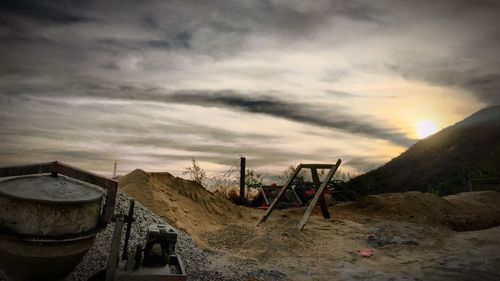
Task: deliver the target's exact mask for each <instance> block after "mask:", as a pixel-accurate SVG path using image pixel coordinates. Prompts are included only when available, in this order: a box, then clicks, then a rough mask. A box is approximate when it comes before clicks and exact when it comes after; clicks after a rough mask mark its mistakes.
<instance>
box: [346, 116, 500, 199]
mask: <svg viewBox="0 0 500 281" xmlns="http://www.w3.org/2000/svg"><path fill="white" fill-rule="evenodd" d="M480 178H483V179H484V178H500V106H492V107H488V108H485V109H483V110H480V111H478V112H476V113H474V114H473V115H471V116H469V117H467V118H465V119H464V120H462V121H460V122H458V123H456V124H455V125H452V126H450V127H448V128H445V129H443V130H441V131H440V132H438V133H436V134H434V135H432V136H430V137H427V138H425V139H422V140H420V141H418V142H416V143H415V144H414V145H413V146H411V147H410V148H409V149H408V150H406V151H405V152H403V153H402V154H401V155H399V156H398V157H396V158H394V159H392V160H391V161H389V162H388V163H386V164H385V165H383V166H382V167H380V168H377V169H375V170H373V171H370V172H368V173H366V174H363V175H360V176H358V177H356V178H354V179H352V180H351V181H349V182H348V183H347V185H348V187H349V188H351V189H353V190H355V191H357V192H360V193H362V194H376V193H383V192H402V191H410V190H416V191H423V192H434V193H437V194H439V195H449V194H456V193H458V192H463V191H468V190H469V187H468V182H469V179H480Z"/></svg>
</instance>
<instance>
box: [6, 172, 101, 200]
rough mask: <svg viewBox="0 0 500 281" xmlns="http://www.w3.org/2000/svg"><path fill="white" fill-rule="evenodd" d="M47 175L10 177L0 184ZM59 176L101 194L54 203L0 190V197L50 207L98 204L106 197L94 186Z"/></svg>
mask: <svg viewBox="0 0 500 281" xmlns="http://www.w3.org/2000/svg"><path fill="white" fill-rule="evenodd" d="M49 175H50V174H39V175H25V176H17V177H11V178H8V179H5V180H1V181H0V183H2V182H9V181H14V180H18V179H24V178H35V177H46V176H49ZM61 176H62V177H64V178H65V179H66V180H68V181H72V182H75V183H78V184H81V185H83V186H85V187H88V188H91V189H93V190H96V191H99V192H101V193H102V194H101V195H100V196H99V197H95V198H90V199H79V200H68V201H55V200H48V199H38V198H26V197H22V196H18V195H15V194H11V193H7V192H5V191H3V190H1V189H0V195H3V196H5V197H7V198H13V199H16V200H17V201H21V202H22V201H25V202H35V203H46V204H51V205H77V204H82V203H92V202H98V201H102V200H103V198H104V196H105V195H106V193H105V192H104V190H103V189H102V188H100V187H98V186H96V185H93V184H89V183H86V182H83V181H80V180H77V179H73V178H71V177H67V176H64V175H58V177H61Z"/></svg>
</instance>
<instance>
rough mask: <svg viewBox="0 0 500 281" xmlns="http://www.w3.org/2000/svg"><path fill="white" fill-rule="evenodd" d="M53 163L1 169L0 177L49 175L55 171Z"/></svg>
mask: <svg viewBox="0 0 500 281" xmlns="http://www.w3.org/2000/svg"><path fill="white" fill-rule="evenodd" d="M54 163H55V162H48V163H36V164H30V165H23V166H14V167H2V168H0V177H16V176H25V175H37V174H50V173H52V172H54V171H55V165H54Z"/></svg>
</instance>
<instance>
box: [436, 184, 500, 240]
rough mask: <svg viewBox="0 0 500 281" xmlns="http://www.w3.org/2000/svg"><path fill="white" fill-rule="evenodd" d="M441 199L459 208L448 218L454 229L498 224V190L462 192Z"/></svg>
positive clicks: (499, 207) (487, 226) (499, 213)
mask: <svg viewBox="0 0 500 281" xmlns="http://www.w3.org/2000/svg"><path fill="white" fill-rule="evenodd" d="M443 199H444V200H446V201H447V202H449V203H450V204H452V205H453V206H455V207H457V208H458V209H459V210H460V212H458V213H457V214H454V215H452V219H451V220H450V224H451V225H452V228H453V229H455V230H477V229H485V228H490V227H494V226H497V225H500V192H497V191H477V192H464V193H459V194H456V195H449V196H446V197H443Z"/></svg>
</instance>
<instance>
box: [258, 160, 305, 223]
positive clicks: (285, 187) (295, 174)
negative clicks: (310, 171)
mask: <svg viewBox="0 0 500 281" xmlns="http://www.w3.org/2000/svg"><path fill="white" fill-rule="evenodd" d="M300 170H302V164H299V165H298V166H297V167H296V168H295V171H293V174H292V176H291V177H290V178H289V179H288V181H287V182H286V183H285V185H284V186H283V187H282V188H281V190H280V191H279V192H278V195H276V198H274V200H273V203H271V206H269V208H267V210H266V213H265V214H264V215H263V216H262V217H261V218H260V219H259V222H258V223H257V225H259V224H260V223H261V222H265V221H266V220H267V218H268V217H269V215H271V212H272V211H273V210H274V206H276V204H277V203H278V201H279V200H280V198H281V196H283V194H285V191H286V190H287V189H288V188H290V187H291V186H292V183H293V180H294V179H295V178H296V177H297V175H298V174H299V172H300Z"/></svg>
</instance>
